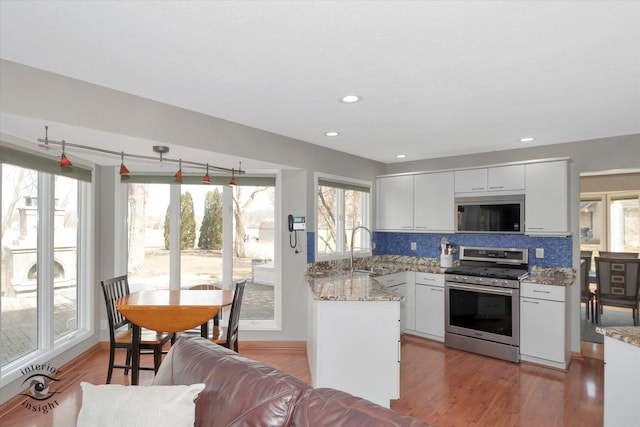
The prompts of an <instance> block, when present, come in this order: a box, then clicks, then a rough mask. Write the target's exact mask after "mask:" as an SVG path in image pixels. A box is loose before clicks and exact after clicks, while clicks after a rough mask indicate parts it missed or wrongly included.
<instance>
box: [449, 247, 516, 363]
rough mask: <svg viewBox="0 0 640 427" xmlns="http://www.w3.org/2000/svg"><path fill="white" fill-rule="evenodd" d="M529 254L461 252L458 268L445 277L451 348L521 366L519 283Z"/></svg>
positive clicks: (477, 249) (492, 250)
mask: <svg viewBox="0 0 640 427" xmlns="http://www.w3.org/2000/svg"><path fill="white" fill-rule="evenodd" d="M528 260H529V251H528V249H517V248H483V247H470V246H461V247H460V266H458V267H451V268H447V270H446V271H445V275H444V277H445V336H444V342H445V345H446V346H447V347H451V348H457V349H460V350H466V351H471V352H474V353H479V354H484V355H486V356H491V357H497V358H500V359H504V360H509V361H511V362H518V361H519V360H520V349H519V346H520V330H519V329H520V280H521V279H522V278H524V277H525V276H526V275H527V271H528Z"/></svg>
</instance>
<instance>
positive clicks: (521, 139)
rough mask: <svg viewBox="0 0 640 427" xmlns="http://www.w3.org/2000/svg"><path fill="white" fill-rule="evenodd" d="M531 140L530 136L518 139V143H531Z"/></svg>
mask: <svg viewBox="0 0 640 427" xmlns="http://www.w3.org/2000/svg"><path fill="white" fill-rule="evenodd" d="M533 140H534V138H532V137H530V136H527V137H525V138H520V142H531V141H533Z"/></svg>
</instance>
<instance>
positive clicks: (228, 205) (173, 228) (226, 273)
mask: <svg viewBox="0 0 640 427" xmlns="http://www.w3.org/2000/svg"><path fill="white" fill-rule="evenodd" d="M265 177H267V175H265ZM247 178H248V179H251V178H252V177H251V176H249V177H247ZM258 178H259V177H258ZM268 178H275V182H274V184H273V185H274V187H275V190H274V191H275V196H274V197H275V200H274V219H277V218H280V217H281V211H282V209H281V207H280V206H281V200H282V198H281V182H282V179H281V174H280V172H279V171H274V172H273V173H271V174H268ZM237 180H238V183H239V184H240V185H241V178H238V179H237ZM133 182H139V181H133ZM147 182H148V183H153V182H149V181H147ZM199 182H200V178H198V181H195V180H193V179H190V178H189V177H186V176H185V179H184V181H183V184H185V185H191V184H193V185H206V184H197V183H199ZM158 183H159V184H160V183H162V184H164V183H166V182H158ZM183 184H179V183H171V184H170V197H169V200H170V203H171V205H170V206H171V214H170V218H171V224H170V230H169V235H170V238H169V241H170V243H169V244H170V251H171V252H170V261H169V263H170V266H169V271H170V273H169V274H170V282H169V289H171V290H179V289H180V273H181V266H180V258H181V251H180V223H179V221H180V197H181V194H182V190H181V187H182V185H183ZM247 185H248V184H247ZM116 188H117V190H116V192H120V193H122V200H123V202H122V203H121V207H120V209H121V214H122V215H123V217H124V218H128V215H127V213H128V203H127V193H128V190H127V189H128V184H127V183H124V182H123V183H122V185H117V187H116ZM222 198H223V209H224V213H225V215H224V219H223V231H222V233H223V253H224V254H231V256H224V255H223V261H222V265H223V267H222V286H223V288H224V289H233V233H234V230H233V218H232V217H233V215H232V214H229V212H232V211H233V195H232V188H231V187H230V186H228V185H224V186H223V191H222ZM174 221H175V223H174ZM274 227H275V230H274V232H275V241H274V246H275V247H274V257H275V259H274V268H275V271H274V274H275V280H274V318H273V319H268V320H260V319H253V320H247V319H240V327H241V328H242V330H244V331H279V330H281V329H282V272H281V270H282V269H281V265H282V261H281V256H280V251H281V249H280V248H281V247H282V246H281V236H280V234H281V233H280V222H279V221H277V220H276V221H274ZM121 232H122V233H123V238H122V242H121V243H120V247H121V249H122V251H121V252H123V253H124V256H123V258H122V262H123V263H124V268H123V271H128V265H127V263H128V261H127V260H128V255H127V247H128V245H127V241H128V225H125V226H124V227H123V229H122V231H121ZM227 311H228V310H227ZM226 315H227V314H226V313H225V314H223V316H226Z"/></svg>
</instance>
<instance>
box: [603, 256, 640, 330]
mask: <svg viewBox="0 0 640 427" xmlns="http://www.w3.org/2000/svg"><path fill="white" fill-rule="evenodd" d="M595 261H596V278H597V280H598V288H597V289H596V304H597V305H596V315H597V318H596V323H598V324H600V316H601V314H602V307H603V306H605V305H608V306H614V307H621V308H630V309H631V315H632V316H633V325H634V326H638V325H639V324H640V319H639V315H638V311H639V309H640V259H625V258H602V257H596V259H595Z"/></svg>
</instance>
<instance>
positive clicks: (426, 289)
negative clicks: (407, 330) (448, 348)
mask: <svg viewBox="0 0 640 427" xmlns="http://www.w3.org/2000/svg"><path fill="white" fill-rule="evenodd" d="M415 298H416V300H415V301H416V329H415V330H416V332H418V333H420V334H421V335H424V336H426V337H428V338H431V339H434V340H438V341H444V275H443V274H435V273H416V277H415Z"/></svg>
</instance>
